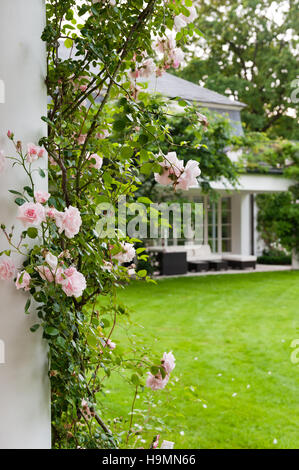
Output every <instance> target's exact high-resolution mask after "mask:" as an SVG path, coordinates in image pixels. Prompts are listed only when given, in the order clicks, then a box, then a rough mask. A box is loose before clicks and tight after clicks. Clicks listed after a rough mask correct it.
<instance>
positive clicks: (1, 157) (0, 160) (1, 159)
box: [0, 150, 6, 174]
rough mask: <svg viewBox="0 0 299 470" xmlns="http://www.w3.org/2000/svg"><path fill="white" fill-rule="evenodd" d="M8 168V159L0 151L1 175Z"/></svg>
mask: <svg viewBox="0 0 299 470" xmlns="http://www.w3.org/2000/svg"><path fill="white" fill-rule="evenodd" d="M5 167H6V158H5V155H4V152H3V150H0V174H1V173H3V172H4V170H5Z"/></svg>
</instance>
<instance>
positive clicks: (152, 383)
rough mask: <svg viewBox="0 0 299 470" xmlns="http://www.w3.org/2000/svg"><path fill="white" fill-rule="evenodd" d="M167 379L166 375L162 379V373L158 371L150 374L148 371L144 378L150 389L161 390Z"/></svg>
mask: <svg viewBox="0 0 299 470" xmlns="http://www.w3.org/2000/svg"><path fill="white" fill-rule="evenodd" d="M168 380H169V376H168V375H166V376H165V377H164V379H163V377H162V374H161V373H160V372H159V373H158V374H157V375H153V374H151V372H148V377H147V379H146V386H147V387H149V388H151V389H152V390H162V389H163V388H164V387H165V386H166V385H167V382H168Z"/></svg>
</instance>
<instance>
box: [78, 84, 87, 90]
mask: <svg viewBox="0 0 299 470" xmlns="http://www.w3.org/2000/svg"><path fill="white" fill-rule="evenodd" d="M79 89H80V90H81V91H86V90H87V85H80V86H79Z"/></svg>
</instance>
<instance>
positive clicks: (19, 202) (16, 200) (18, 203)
mask: <svg viewBox="0 0 299 470" xmlns="http://www.w3.org/2000/svg"><path fill="white" fill-rule="evenodd" d="M25 202H26V201H25V199H23V198H21V197H17V198H16V199H15V203H16V204H17V205H18V206H22V205H23V204H24V203H25Z"/></svg>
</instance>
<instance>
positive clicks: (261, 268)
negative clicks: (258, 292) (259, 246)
mask: <svg viewBox="0 0 299 470" xmlns="http://www.w3.org/2000/svg"><path fill="white" fill-rule="evenodd" d="M291 270H292V266H291V265H270V264H257V265H256V269H253V268H247V269H227V270H222V271H203V272H200V273H196V272H188V273H187V274H174V275H173V276H172V275H169V276H159V275H154V276H153V277H154V279H170V278H172V277H188V276H189V277H194V276H211V275H217V274H248V273H265V272H273V271H291Z"/></svg>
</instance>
